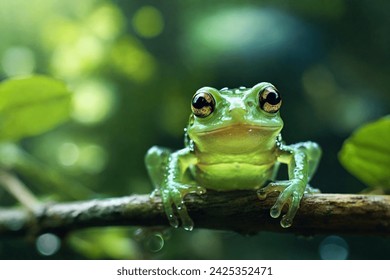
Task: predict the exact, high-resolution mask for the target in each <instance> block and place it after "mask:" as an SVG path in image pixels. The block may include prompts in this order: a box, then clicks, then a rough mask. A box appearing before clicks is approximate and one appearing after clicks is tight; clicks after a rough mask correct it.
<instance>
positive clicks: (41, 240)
mask: <svg viewBox="0 0 390 280" xmlns="http://www.w3.org/2000/svg"><path fill="white" fill-rule="evenodd" d="M35 245H36V247H37V250H38V252H39V253H41V254H42V255H44V256H51V255H53V254H55V253H56V252H57V251H58V250H59V249H60V247H61V240H60V239H59V238H58V236H57V235H54V234H51V233H45V234H42V235H40V236H39V237H38V238H37V240H36V243H35Z"/></svg>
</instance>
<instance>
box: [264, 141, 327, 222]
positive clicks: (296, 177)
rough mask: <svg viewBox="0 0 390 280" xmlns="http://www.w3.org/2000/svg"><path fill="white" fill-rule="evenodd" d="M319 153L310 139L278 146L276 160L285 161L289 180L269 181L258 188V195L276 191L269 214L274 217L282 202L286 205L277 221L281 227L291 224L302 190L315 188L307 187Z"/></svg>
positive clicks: (318, 149)
mask: <svg viewBox="0 0 390 280" xmlns="http://www.w3.org/2000/svg"><path fill="white" fill-rule="evenodd" d="M320 157H321V149H320V147H319V146H318V145H317V144H316V143H313V142H304V143H298V144H295V145H289V146H286V145H283V144H281V145H280V146H279V156H278V161H279V162H281V163H285V164H287V165H288V175H289V176H288V177H289V180H286V181H276V182H272V183H270V184H269V185H268V186H266V187H264V188H261V189H260V190H259V191H258V196H259V198H260V199H265V197H266V196H267V195H268V194H269V193H271V192H275V191H277V192H280V194H279V197H278V199H277V200H276V202H275V204H274V206H273V207H272V208H271V211H270V214H271V217H273V218H278V217H279V216H280V213H281V212H282V209H283V207H284V205H285V204H287V205H288V211H287V213H286V214H285V215H284V216H283V217H282V219H281V221H280V224H281V226H282V227H285V228H286V227H290V226H291V225H292V221H293V219H294V216H295V214H296V213H297V211H298V208H299V204H300V201H301V199H302V197H303V194H304V193H315V192H319V190H317V189H313V188H311V187H310V186H309V185H308V182H309V180H310V179H311V177H312V176H313V174H314V172H315V170H316V168H317V165H318V162H319V160H320Z"/></svg>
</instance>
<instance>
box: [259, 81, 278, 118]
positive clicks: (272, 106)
mask: <svg viewBox="0 0 390 280" xmlns="http://www.w3.org/2000/svg"><path fill="white" fill-rule="evenodd" d="M259 106H260V108H261V110H263V111H265V112H267V113H273V114H274V113H276V112H277V111H279V109H280V106H282V97H281V96H280V94H279V92H278V91H277V90H276V89H275V88H273V87H267V88H265V89H264V90H263V91H261V92H260V93H259Z"/></svg>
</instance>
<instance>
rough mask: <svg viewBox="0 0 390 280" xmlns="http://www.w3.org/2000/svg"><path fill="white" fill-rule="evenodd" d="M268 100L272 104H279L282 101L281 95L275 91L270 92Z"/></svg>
mask: <svg viewBox="0 0 390 280" xmlns="http://www.w3.org/2000/svg"><path fill="white" fill-rule="evenodd" d="M266 102H267V103H269V104H271V105H277V104H279V102H280V96H279V94H277V93H276V92H274V91H271V92H270V93H268V95H267V97H266Z"/></svg>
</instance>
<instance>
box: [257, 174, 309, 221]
mask: <svg viewBox="0 0 390 280" xmlns="http://www.w3.org/2000/svg"><path fill="white" fill-rule="evenodd" d="M304 190H305V184H304V183H303V182H302V181H300V180H288V181H277V182H273V183H270V184H269V185H268V186H266V187H264V188H261V189H260V190H258V194H257V195H258V197H259V199H260V200H264V199H265V198H266V197H267V195H268V194H270V193H273V192H279V193H280V194H279V197H278V198H277V200H276V202H275V204H274V206H272V208H271V210H270V215H271V217H272V218H278V217H279V216H280V214H281V213H282V210H283V207H284V206H285V205H288V210H287V213H286V214H285V215H283V217H282V219H281V220H280V225H281V226H282V227H284V228H287V227H290V226H291V225H292V222H293V219H294V217H295V215H296V213H297V211H298V209H299V204H300V201H301V198H302V196H303V193H304Z"/></svg>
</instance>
